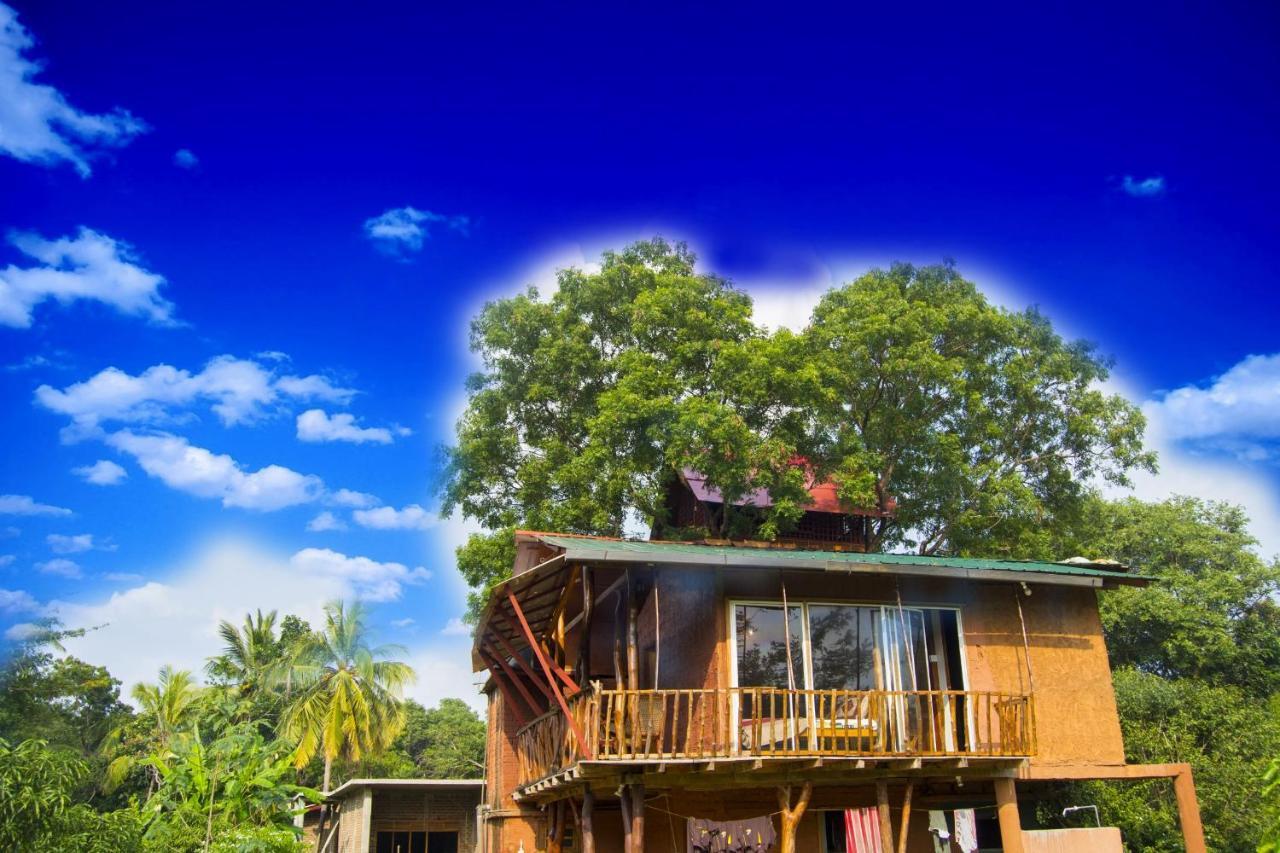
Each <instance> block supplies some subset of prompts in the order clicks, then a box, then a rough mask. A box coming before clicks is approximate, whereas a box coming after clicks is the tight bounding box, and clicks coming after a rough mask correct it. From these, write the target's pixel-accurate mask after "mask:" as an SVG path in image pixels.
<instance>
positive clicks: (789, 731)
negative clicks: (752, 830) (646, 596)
mask: <svg viewBox="0 0 1280 853" xmlns="http://www.w3.org/2000/svg"><path fill="white" fill-rule="evenodd" d="M569 710H570V713H571V714H572V715H573V716H574V718H575V721H576V722H577V723H578V726H579V728H580V729H581V731H582V732H583V733H584V734H585V737H586V741H587V746H588V749H589V751H590V754H589V755H583V754H582V751H581V748H580V747H579V746H578V743H577V739H576V738H575V737H574V736H573V734H572V732H571V731H570V729H569V726H567V725H566V724H565V719H564V715H563V714H562V713H561V712H560V710H559V709H556V710H554V711H551V712H549V713H547V714H544V715H542V716H541V717H539V718H537V719H536V720H534V721H533V722H531V723H529V724H528V725H527V726H525V727H524V728H522V729H521V730H520V731H519V732H517V735H516V739H517V743H516V749H517V752H518V754H519V760H520V784H522V785H524V784H528V783H530V782H534V781H537V780H539V779H543V778H545V777H546V776H548V775H550V774H552V773H555V772H557V771H559V770H563V769H565V768H567V767H570V766H572V765H573V764H574V763H576V762H578V761H580V760H582V759H596V760H606V761H608V760H619V761H644V760H663V759H683V758H694V759H712V758H738V757H770V756H780V757H802V756H854V757H868V758H912V757H960V758H965V757H1023V756H1030V755H1033V754H1034V753H1035V719H1034V717H1035V710H1034V705H1033V703H1032V700H1031V697H1030V696H1029V695H1027V694H1022V693H997V692H990V691H971V690H969V691H961V690H866V691H852V690H785V689H777V688H771V687H734V688H725V689H710V690H602V689H600V688H599V687H598V686H593V687H592V688H591V689H588V690H584V691H582V692H581V693H579V694H577V695H576V696H574V697H573V699H571V700H570V706H569Z"/></svg>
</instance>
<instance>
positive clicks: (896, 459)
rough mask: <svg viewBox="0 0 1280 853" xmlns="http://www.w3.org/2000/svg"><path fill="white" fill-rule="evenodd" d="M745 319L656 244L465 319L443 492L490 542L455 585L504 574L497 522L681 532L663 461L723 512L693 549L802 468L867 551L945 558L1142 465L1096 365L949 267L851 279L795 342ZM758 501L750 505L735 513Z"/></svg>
mask: <svg viewBox="0 0 1280 853" xmlns="http://www.w3.org/2000/svg"><path fill="white" fill-rule="evenodd" d="M751 311H752V303H751V299H750V297H749V296H747V295H746V294H745V293H743V292H741V291H738V290H735V289H734V288H733V287H732V286H731V285H730V284H729V283H728V282H726V281H725V280H723V279H720V278H717V277H715V276H712V275H709V274H706V273H701V272H699V271H698V270H697V268H696V262H695V258H694V256H693V255H692V254H691V253H690V252H689V251H688V250H687V249H686V248H685V247H684V246H683V245H670V244H668V243H666V242H664V241H662V240H660V239H655V240H651V241H648V242H642V243H637V244H634V245H632V246H628V247H627V248H626V249H624V250H622V251H621V252H608V253H605V255H604V257H603V262H602V266H601V269H600V271H599V272H596V273H587V272H583V271H581V270H577V269H568V270H563V271H561V272H560V274H559V281H558V288H557V290H556V292H555V293H553V294H551V295H550V296H549V297H548V298H545V299H544V298H542V297H541V295H540V294H539V293H538V292H537V291H536V290H533V289H530V290H529V291H528V292H526V293H523V294H521V295H518V296H515V297H511V298H508V299H501V300H497V301H495V302H491V303H489V304H488V305H486V306H485V307H484V309H483V310H482V311H481V313H480V314H479V316H477V317H476V319H475V320H474V322H473V323H472V327H471V346H472V349H473V350H474V351H475V352H476V353H477V354H478V355H479V356H480V357H481V359H482V363H483V369H482V370H481V371H479V372H478V373H476V374H475V375H473V376H472V377H471V379H470V380H469V391H470V397H469V400H468V406H467V409H466V412H465V414H464V415H463V417H462V419H461V420H460V421H459V423H458V434H457V441H456V444H455V445H454V447H453V448H452V449H451V451H450V467H449V476H448V479H447V483H446V486H445V489H444V498H445V500H444V504H445V508H446V510H447V511H453V510H458V511H460V512H461V513H462V514H463V515H465V516H467V517H469V518H472V519H474V520H476V521H478V522H479V523H480V524H481V525H483V526H484V527H486V528H487V529H488V530H489V531H491V533H490V534H488V535H476V536H473V537H471V539H470V540H469V541H468V542H467V543H466V544H465V545H464V546H463V547H462V548H461V549H460V551H459V565H460V567H461V568H462V570H463V572H464V575H465V576H466V578H467V580H468V581H469V582H470V583H471V584H472V585H473V586H474V587H476V588H477V589H478V590H480V591H481V593H483V591H484V590H485V588H486V587H487V586H488V585H490V584H492V583H493V582H495V581H496V580H500V579H501V578H503V577H505V575H506V573H507V572H508V571H509V568H510V565H511V561H510V559H508V557H509V550H510V545H509V542H510V531H511V529H512V528H514V527H516V526H526V527H531V528H534V529H544V530H545V529H551V530H558V531H566V532H575V533H594V534H602V535H615V536H616V535H621V534H622V533H623V532H624V531H625V530H626V529H627V526H628V524H629V523H640V524H646V525H651V526H655V527H658V528H661V529H662V531H663V535H664V536H667V537H670V536H680V535H684V533H685V532H683V531H679V530H671V529H670V528H669V527H668V526H667V522H668V519H667V518H666V517H665V504H664V495H665V493H666V490H667V489H668V487H669V486H670V484H671V483H672V481H673V479H674V478H675V477H676V476H677V474H678V472H679V471H681V470H683V469H689V468H692V469H695V470H698V471H700V472H702V473H703V474H704V475H706V477H707V480H708V483H709V484H710V485H711V486H714V487H715V488H717V489H719V490H720V491H721V492H722V493H723V494H724V495H725V496H726V497H727V498H728V499H729V500H728V501H727V502H726V504H727V505H726V508H725V510H724V511H723V512H722V513H720V514H719V515H718V516H716V517H713V518H712V519H711V521H710V527H709V529H706V530H703V531H701V532H702V534H703V535H710V536H715V537H724V536H731V537H732V536H742V535H744V534H749V535H750V536H752V537H755V538H765V539H769V538H773V537H774V536H776V535H777V533H778V532H779V531H780V530H784V529H786V528H787V527H788V526H789V525H791V524H793V523H794V522H795V521H796V520H797V519H798V518H799V516H800V515H801V514H802V513H803V512H804V507H805V505H806V503H807V501H808V495H807V493H806V491H805V483H806V478H807V477H811V476H817V477H821V478H830V479H832V480H834V481H835V482H836V483H837V485H838V486H839V488H840V491H841V493H842V495H843V496H844V497H845V498H847V499H848V500H850V501H852V502H854V503H855V504H857V505H861V506H865V507H869V508H873V509H876V510H880V511H884V514H883V515H882V516H881V517H879V518H878V519H877V520H876V523H875V525H873V527H874V529H873V531H872V541H871V543H870V544H871V547H872V549H874V550H879V549H882V548H888V547H898V546H905V547H912V548H915V549H917V550H919V551H920V552H922V553H943V552H947V551H956V550H963V549H965V548H968V547H970V546H972V545H975V544H977V543H987V542H989V541H991V539H992V538H993V537H995V538H997V539H999V540H1001V541H1005V540H1016V539H1018V538H1019V537H1020V536H1029V535H1033V534H1034V533H1036V532H1038V531H1042V530H1044V529H1046V527H1048V528H1053V527H1054V526H1055V525H1057V524H1060V523H1061V522H1062V521H1063V520H1065V519H1069V518H1071V517H1073V516H1074V514H1075V513H1077V512H1078V511H1079V508H1080V506H1081V504H1082V503H1083V501H1084V500H1085V499H1086V498H1087V495H1088V485H1089V483H1091V482H1092V481H1093V480H1094V479H1096V478H1104V479H1107V480H1111V481H1114V482H1121V483H1122V482H1125V479H1126V473H1127V472H1128V471H1130V470H1132V469H1134V468H1149V467H1151V466H1152V465H1153V464H1154V460H1153V457H1152V456H1151V455H1150V454H1148V453H1146V452H1144V451H1143V449H1142V432H1143V419H1142V415H1141V413H1140V412H1139V411H1138V410H1137V409H1136V408H1135V407H1134V406H1133V405H1132V404H1130V403H1128V402H1127V401H1125V400H1124V399H1122V398H1120V397H1118V396H1115V395H1108V394H1105V393H1104V392H1102V391H1100V390H1098V388H1099V383H1100V382H1101V381H1102V380H1104V379H1106V377H1107V364H1106V362H1105V361H1103V360H1102V359H1101V358H1099V357H1098V356H1097V355H1096V354H1095V353H1094V352H1093V351H1092V349H1091V348H1090V347H1089V346H1088V345H1086V344H1084V343H1080V342H1068V341H1064V340H1063V339H1062V338H1061V337H1060V336H1058V335H1057V334H1056V333H1055V332H1054V331H1053V329H1052V327H1051V326H1050V324H1049V322H1048V321H1047V320H1046V319H1045V318H1044V317H1042V316H1041V315H1039V314H1037V313H1036V312H1034V311H1024V312H1011V311H1007V310H1005V309H1003V308H1000V307H997V306H994V305H992V304H991V303H989V302H988V301H987V300H986V299H985V298H984V297H983V296H982V295H981V294H980V293H979V292H978V290H977V289H976V288H975V287H974V286H973V285H972V284H971V283H969V282H968V281H966V280H964V279H963V278H962V277H961V276H960V274H959V273H958V272H957V271H956V270H955V269H954V268H952V267H951V266H949V265H944V266H931V267H913V266H910V265H906V264H898V265H894V266H893V267H892V268H891V269H889V270H887V271H883V270H876V271H873V272H870V273H868V274H866V275H864V276H862V277H861V278H859V279H857V280H856V281H853V282H851V283H849V284H846V285H844V286H842V287H840V288H837V289H835V290H832V291H831V292H829V293H828V294H827V295H826V296H824V297H823V298H822V300H821V301H820V303H819V304H818V306H817V308H816V309H815V311H814V314H813V318H812V320H811V322H810V324H809V325H808V327H807V328H805V329H804V330H803V331H802V332H800V333H799V334H793V333H791V332H789V331H786V330H782V331H778V332H775V333H769V332H767V331H766V330H765V329H763V328H761V327H760V326H758V325H756V324H755V323H754V322H753V321H752V316H751ZM800 460H804V463H803V464H801V462H800ZM757 488H767V489H768V490H769V491H770V494H771V496H772V499H773V500H772V505H771V506H770V507H768V508H767V509H765V510H759V509H756V508H754V507H751V508H743V507H734V506H732V501H733V500H736V499H738V498H740V497H743V496H745V495H747V494H748V493H750V492H752V491H753V490H755V489H757ZM891 508H893V509H894V512H893V513H888V512H887V511H888V510H889V509H891ZM479 598H482V595H481V596H480V597H478V598H477V599H475V600H476V601H478V600H479Z"/></svg>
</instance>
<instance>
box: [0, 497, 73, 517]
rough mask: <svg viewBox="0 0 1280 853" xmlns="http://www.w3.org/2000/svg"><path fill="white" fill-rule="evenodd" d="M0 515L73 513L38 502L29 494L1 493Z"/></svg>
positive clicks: (56, 514)
mask: <svg viewBox="0 0 1280 853" xmlns="http://www.w3.org/2000/svg"><path fill="white" fill-rule="evenodd" d="M0 515H53V516H64V515H71V510H69V509H63V508H62V507H60V506H50V505H49V504H42V503H37V502H36V501H35V500H34V499H32V498H31V497H30V496H28V495H0Z"/></svg>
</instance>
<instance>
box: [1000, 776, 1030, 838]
mask: <svg viewBox="0 0 1280 853" xmlns="http://www.w3.org/2000/svg"><path fill="white" fill-rule="evenodd" d="M995 786H996V816H997V817H998V818H999V819H1000V846H1001V848H1003V850H1004V853H1023V849H1022V820H1021V818H1019V817H1018V792H1017V790H1016V789H1015V788H1014V784H1013V780H1012V779H996V780H995Z"/></svg>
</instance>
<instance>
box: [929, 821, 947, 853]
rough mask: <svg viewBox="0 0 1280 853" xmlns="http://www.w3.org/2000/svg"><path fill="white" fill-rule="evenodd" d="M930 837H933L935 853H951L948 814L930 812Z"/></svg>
mask: <svg viewBox="0 0 1280 853" xmlns="http://www.w3.org/2000/svg"><path fill="white" fill-rule="evenodd" d="M929 835H931V836H932V837H933V853H951V827H949V826H947V813H946V812H940V811H931V812H929Z"/></svg>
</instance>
